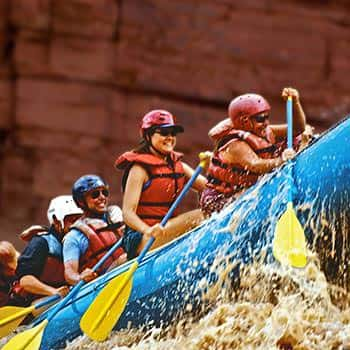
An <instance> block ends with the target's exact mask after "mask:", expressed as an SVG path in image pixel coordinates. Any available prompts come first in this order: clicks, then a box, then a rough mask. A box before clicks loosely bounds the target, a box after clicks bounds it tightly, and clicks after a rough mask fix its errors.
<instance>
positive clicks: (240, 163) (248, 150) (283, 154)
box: [200, 88, 305, 216]
mask: <svg viewBox="0 0 350 350" xmlns="http://www.w3.org/2000/svg"><path fill="white" fill-rule="evenodd" d="M288 96H292V99H293V107H294V111H295V113H294V115H295V118H294V121H293V124H294V128H293V134H294V136H297V135H300V134H301V133H302V132H303V131H304V130H305V114H304V111H303V108H302V106H301V104H300V100H299V93H298V91H297V90H296V89H293V88H284V89H283V91H282V97H283V98H284V99H287V98H288ZM270 109H271V108H270V105H269V103H268V102H267V101H266V100H265V98H264V97H262V96H260V95H257V94H251V93H250V94H245V95H241V96H238V97H236V98H235V99H233V100H232V101H231V103H230V105H229V108H228V115H229V118H228V119H225V120H223V121H221V122H220V123H219V124H217V125H216V126H215V127H214V128H212V129H211V130H210V131H209V136H210V137H211V138H212V140H213V141H214V143H215V148H214V152H213V156H212V160H211V164H210V165H209V168H208V172H207V176H208V184H207V188H206V189H205V190H204V191H203V193H202V196H201V200H200V205H201V208H202V210H203V212H204V214H205V215H206V216H209V215H211V214H212V213H213V212H215V211H220V210H221V209H222V208H223V207H224V206H225V205H226V204H228V203H230V202H232V200H234V199H235V198H237V196H238V195H240V194H241V193H242V192H243V191H245V190H246V189H247V188H249V187H250V186H252V185H254V184H255V183H256V182H257V180H258V178H259V177H260V176H261V175H263V174H265V173H268V172H270V171H271V170H273V169H275V168H276V167H278V166H280V165H281V164H282V163H283V162H284V161H286V160H287V159H290V158H291V157H293V156H294V154H295V152H293V151H292V150H287V149H286V137H287V125H286V124H281V125H270V124H269V113H270Z"/></svg>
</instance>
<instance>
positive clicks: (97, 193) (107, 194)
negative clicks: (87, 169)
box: [90, 188, 109, 199]
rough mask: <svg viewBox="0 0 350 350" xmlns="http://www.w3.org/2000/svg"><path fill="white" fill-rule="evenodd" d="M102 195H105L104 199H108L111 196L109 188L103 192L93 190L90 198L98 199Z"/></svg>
mask: <svg viewBox="0 0 350 350" xmlns="http://www.w3.org/2000/svg"><path fill="white" fill-rule="evenodd" d="M101 193H102V194H103V196H104V197H108V196H109V191H108V190H107V188H104V189H102V190H93V191H91V192H90V197H91V198H92V199H97V198H98V197H100V195H101Z"/></svg>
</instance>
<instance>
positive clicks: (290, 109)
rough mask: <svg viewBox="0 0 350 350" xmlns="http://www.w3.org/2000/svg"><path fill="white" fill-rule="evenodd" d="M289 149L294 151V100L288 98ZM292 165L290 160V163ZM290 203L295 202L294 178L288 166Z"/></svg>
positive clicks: (290, 97)
mask: <svg viewBox="0 0 350 350" xmlns="http://www.w3.org/2000/svg"><path fill="white" fill-rule="evenodd" d="M287 147H288V149H293V98H292V96H288V99H287ZM288 163H290V160H289V161H288ZM287 169H288V176H287V179H288V203H292V202H293V198H292V193H293V190H292V189H293V177H292V167H291V166H290V164H289V166H288V168H287Z"/></svg>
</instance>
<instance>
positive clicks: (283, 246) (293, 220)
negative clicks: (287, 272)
mask: <svg viewBox="0 0 350 350" xmlns="http://www.w3.org/2000/svg"><path fill="white" fill-rule="evenodd" d="M287 122H288V132H287V145H288V148H292V147H293V141H292V139H293V124H292V123H293V101H292V97H291V96H288V100H287ZM288 162H289V163H290V161H288ZM287 171H288V173H287V180H288V203H287V209H286V210H285V212H284V213H283V214H282V216H281V217H280V218H279V220H278V221H277V224H276V228H275V239H274V242H273V255H274V257H275V258H276V259H277V260H278V261H279V262H280V263H281V264H284V265H290V266H293V267H304V266H305V265H306V262H307V259H306V241H305V234H304V230H303V228H302V227H301V224H300V222H299V220H298V218H297V216H296V213H295V211H294V208H293V201H292V188H293V175H292V167H291V164H289V165H288V168H287Z"/></svg>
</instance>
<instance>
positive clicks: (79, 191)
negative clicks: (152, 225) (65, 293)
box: [63, 175, 126, 285]
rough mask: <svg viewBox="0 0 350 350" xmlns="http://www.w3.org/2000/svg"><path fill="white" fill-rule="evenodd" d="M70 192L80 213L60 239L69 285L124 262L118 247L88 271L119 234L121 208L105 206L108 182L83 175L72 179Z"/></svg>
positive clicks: (88, 279) (118, 237) (119, 236)
mask: <svg viewBox="0 0 350 350" xmlns="http://www.w3.org/2000/svg"><path fill="white" fill-rule="evenodd" d="M72 194H73V199H74V201H75V203H76V204H77V206H78V207H80V208H81V209H82V210H83V213H84V214H83V216H82V217H81V218H80V219H79V220H78V221H76V222H75V223H74V225H72V227H71V229H70V231H69V232H68V234H67V235H66V237H65V239H64V241H63V259H64V267H65V277H66V281H67V282H68V283H69V284H71V285H73V284H76V283H78V282H79V281H81V280H84V281H85V282H89V281H91V280H92V279H94V278H96V277H97V275H98V273H103V272H105V271H106V270H107V269H108V268H112V267H113V266H116V265H120V264H122V263H123V262H125V261H126V254H125V253H124V250H123V249H122V248H119V249H117V250H116V251H115V252H114V253H113V255H112V256H111V257H110V258H109V259H108V260H107V261H106V262H105V264H104V265H103V266H102V267H101V268H100V269H99V270H98V271H97V273H96V272H94V271H93V270H92V267H93V266H94V265H95V264H96V263H97V262H98V261H99V260H100V259H101V258H102V257H103V256H104V255H105V254H106V253H107V252H108V250H109V249H110V248H111V247H112V245H114V244H115V243H116V242H117V241H118V240H119V239H121V237H122V235H123V230H122V229H123V225H124V224H123V218H122V212H121V209H120V208H119V207H118V206H116V205H111V206H108V202H109V188H108V184H107V183H106V182H105V181H104V180H103V179H102V178H101V177H100V176H97V175H84V176H82V177H80V178H79V179H78V180H76V181H75V183H74V185H73V188H72Z"/></svg>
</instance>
